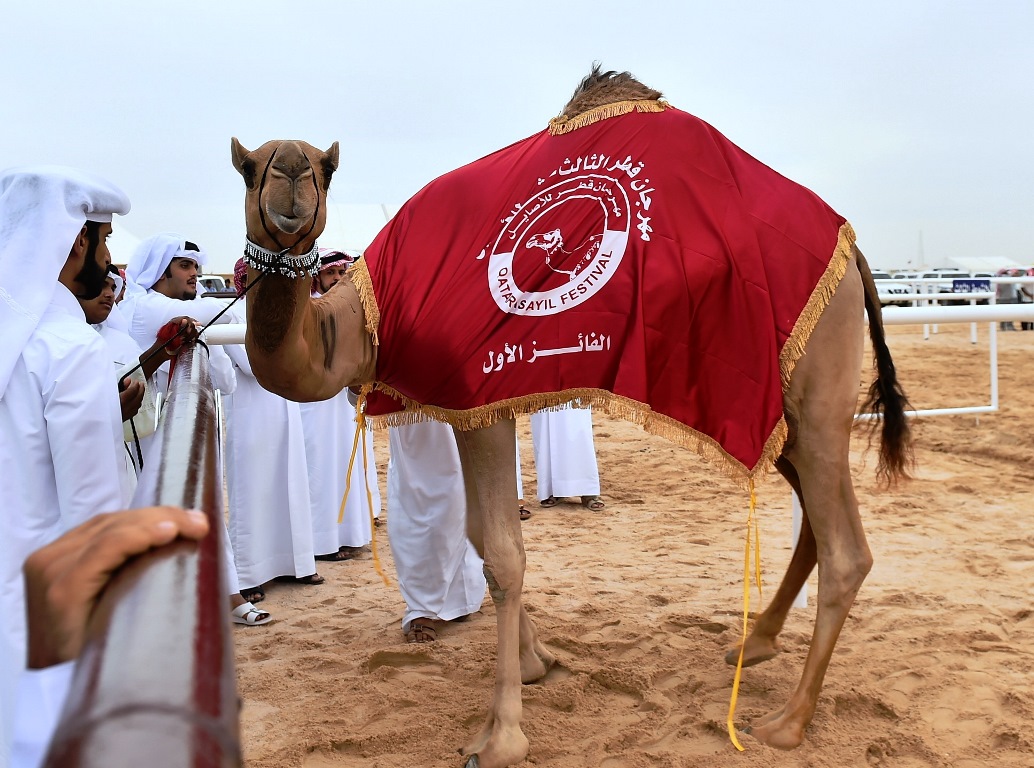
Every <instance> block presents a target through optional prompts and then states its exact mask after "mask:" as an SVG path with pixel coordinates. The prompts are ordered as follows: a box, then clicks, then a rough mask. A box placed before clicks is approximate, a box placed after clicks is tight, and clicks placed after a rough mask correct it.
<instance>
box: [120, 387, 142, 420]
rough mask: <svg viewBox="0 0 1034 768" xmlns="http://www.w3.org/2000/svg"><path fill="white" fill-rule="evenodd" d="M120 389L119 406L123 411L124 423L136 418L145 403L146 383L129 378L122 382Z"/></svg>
mask: <svg viewBox="0 0 1034 768" xmlns="http://www.w3.org/2000/svg"><path fill="white" fill-rule="evenodd" d="M120 387H121V388H120V389H119V393H118V404H119V408H120V409H121V411H122V421H129V420H130V419H131V418H133V417H134V416H136V414H137V411H139V410H140V406H141V404H142V403H143V402H144V383H143V382H142V381H134V380H133V379H131V378H129V377H128V376H127V377H126V378H124V379H123V380H122V381H121V382H120Z"/></svg>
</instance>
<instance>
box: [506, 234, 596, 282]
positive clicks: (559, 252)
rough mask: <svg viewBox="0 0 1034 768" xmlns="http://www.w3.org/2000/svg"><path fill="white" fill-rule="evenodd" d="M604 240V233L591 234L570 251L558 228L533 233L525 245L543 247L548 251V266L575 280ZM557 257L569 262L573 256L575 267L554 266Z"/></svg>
mask: <svg viewBox="0 0 1034 768" xmlns="http://www.w3.org/2000/svg"><path fill="white" fill-rule="evenodd" d="M602 240H603V235H590V236H589V237H587V238H585V240H583V241H582V244H581V245H579V246H578V247H577V248H575V249H574V250H573V251H568V250H565V249H564V236H563V235H562V234H561V233H560V229H559V228H557V229H552V230H550V231H549V232H543V233H541V234H538V235H532V236H531V237H530V238H529V239H528V242H526V243H525V244H524V247H525V248H541V249H542V250H544V251H545V252H546V266H547V267H549V268H550V269H551V270H553V271H554V272H556V273H558V274H561V275H567V278H568V280H574V279H575V277H577V275H578V273H579V272H581V271H582V270H583V269H585V268H586V267H587V266H589V264H591V263H592V260H593V259H594V258H595V257H596V254H597V253H598V252H599V250H600V243H601V242H602ZM579 254H581V255H579ZM555 257H559V259H558V260H559V261H560V262H562V263H567V264H570V263H571V260H572V257H573V259H574V269H570V270H569V269H557V268H556V267H554V266H553V259H554V258H555Z"/></svg>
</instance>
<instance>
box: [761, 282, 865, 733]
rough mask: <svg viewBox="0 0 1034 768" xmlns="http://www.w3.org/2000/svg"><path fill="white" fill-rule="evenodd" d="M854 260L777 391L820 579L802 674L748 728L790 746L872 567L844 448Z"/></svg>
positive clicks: (776, 617)
mask: <svg viewBox="0 0 1034 768" xmlns="http://www.w3.org/2000/svg"><path fill="white" fill-rule="evenodd" d="M853 266H854V264H853V262H852V264H851V267H849V268H848V271H847V274H846V275H845V276H844V279H843V280H842V281H841V283H840V285H839V286H838V288H837V292H836V293H835V294H834V296H833V298H832V300H831V301H830V304H829V306H828V307H827V308H826V311H825V312H824V313H823V316H822V318H821V319H820V321H819V323H818V325H817V326H816V328H815V330H814V331H813V333H812V336H811V338H810V340H809V342H808V350H807V354H805V355H804V356H803V357H802V358H801V359H800V361H799V362H798V364H797V367H796V370H795V371H794V374H793V378H792V380H791V383H790V387H789V389H788V391H787V392H786V395H785V397H784V408H785V413H786V417H787V421H788V424H789V426H790V439H789V440H788V442H787V446H786V447H785V448H784V451H783V456H784V457H785V459H786V461H788V462H789V463H790V465H792V467H793V469H794V470H796V474H797V478H798V481H799V485H800V492H801V501H802V503H803V505H804V507H805V509H806V510H807V519H808V522H809V525H810V530H811V534H812V536H813V539H814V548H815V558H816V561H817V563H818V568H819V588H818V596H817V610H816V618H815V628H814V631H813V633H812V638H811V647H810V649H809V652H808V657H807V659H806V660H805V663H804V670H803V672H802V674H801V680H800V682H799V684H798V686H797V688H796V690H795V691H794V693H793V694H792V695H791V697H790V699H789V701H788V702H787V703H786V705H785V706H784V707H783V708H782V709H780V710H778V711H776V712H773V713H771V714H770V715H768V716H766V717H765V718H763V719H762V720H761V721H760V722H758V723H756V724H755V725H754V727H753V728H752V729H751V734H752V735H753V736H754V737H755V738H757V739H759V740H760V741H762V742H764V743H766V744H768V745H770V746H773V747H778V748H781V749H792V748H794V747H796V746H798V745H799V744H800V743H801V741H802V740H803V739H804V729H805V728H806V727H807V725H808V724H809V723H810V722H811V719H812V717H813V716H814V714H815V707H816V704H817V702H818V696H819V691H820V690H821V688H822V681H823V678H824V676H825V673H826V669H827V668H828V666H829V661H830V658H831V657H832V655H833V649H834V646H835V645H836V641H837V638H838V637H839V635H840V631H841V629H842V628H843V625H844V622H845V620H846V619H847V614H848V611H849V610H850V608H851V605H852V603H853V602H854V598H855V595H857V593H858V590H859V588H860V587H861V585H862V581H863V580H864V579H865V576H866V575H867V574H868V572H869V569H870V568H871V567H872V555H871V553H870V551H869V547H868V544H867V543H866V540H865V533H864V531H863V530H862V523H861V517H860V515H859V514H858V501H857V499H856V498H855V493H854V486H853V484H852V482H851V471H850V456H849V449H850V439H851V426H852V423H853V416H854V409H855V406H856V404H857V399H858V371H859V370H860V361H861V358H862V345H863V341H862V334H863V331H864V327H863V322H864V321H863V316H862V308H863V301H864V299H863V293H862V282H861V277H860V275H859V273H858V271H857V270H856V269H853V268H852V267H853ZM805 564H806V562H800V563H798V565H799V566H800V569H799V570H798V571H795V575H794V576H793V578H792V580H791V582H790V583H787V584H786V585H785V586H786V587H787V589H786V590H785V592H786V593H789V590H790V587H795V586H799V585H797V584H796V582H797V581H799V580H801V573H803V570H804V569H803V566H804V565H805ZM808 570H810V568H809V569H808ZM804 575H805V577H806V575H807V574H806V573H805V574H804ZM782 592H783V590H781V593H782ZM786 596H787V595H786V594H785V593H783V594H782V595H781V599H782V601H784V602H781V603H780V604H779V605H778V606H777V607H776V608H774V609H773V610H772V612H771V613H770V614H769V615H768V617H767V621H768V622H770V624H769V626H768V629H767V630H766V631H768V632H771V630H772V628H773V627H774V626H775V625H776V624H780V625H781V617H780V614H781V615H782V618H785V610H786V606H785V599H786ZM766 613H767V612H766ZM762 616H763V617H764V616H765V614H762Z"/></svg>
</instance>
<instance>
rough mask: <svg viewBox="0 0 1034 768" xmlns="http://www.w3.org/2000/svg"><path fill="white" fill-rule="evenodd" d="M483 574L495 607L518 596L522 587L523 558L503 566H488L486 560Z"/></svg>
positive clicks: (494, 564)
mask: <svg viewBox="0 0 1034 768" xmlns="http://www.w3.org/2000/svg"><path fill="white" fill-rule="evenodd" d="M484 572H485V581H487V582H488V594H489V595H491V596H492V602H493V603H495V604H496V605H497V606H499V605H502V604H503V603H505V602H506V600H507V598H508V597H510V596H511V595H514V594H516V595H520V592H521V589H522V588H523V586H524V556H523V555H521V556H520V557H519V558H517V559H516V560H514V561H513V562H512V563H510V562H507V563H503V564H500V563H498V562H496V563H493V564H492V565H489V563H488V561H487V560H486V561H485V565H484Z"/></svg>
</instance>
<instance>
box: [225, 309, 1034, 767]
mask: <svg viewBox="0 0 1034 768" xmlns="http://www.w3.org/2000/svg"><path fill="white" fill-rule="evenodd" d="M940 331H941V332H940V333H939V334H937V335H935V336H932V337H931V338H930V340H928V341H926V340H923V338H922V334H921V329H919V328H914V327H898V328H891V329H888V335H889V337H890V343H891V348H892V350H893V352H894V354H895V361H896V362H897V365H898V370H899V374H900V377H901V380H902V382H903V383H904V386H905V387H906V389H907V391H908V393H909V395H910V397H911V399H912V401H913V404H914V405H915V406H916V407H918V408H928V407H944V406H953V405H960V406H961V405H981V404H986V403H988V402H989V400H990V395H989V384H988V373H987V368H988V346H987V341H988V333H987V329H986V326H982V327H981V328H980V331H979V335H980V338H979V343H978V344H977V345H972V344H970V342H969V328H968V326H958V325H955V326H942V327H941V329H940ZM998 342H999V348H1000V384H1001V410H1000V412H998V413H995V414H990V415H982V416H980V417H979V418H977V417H974V416H947V417H930V418H925V419H922V420H920V421H919V422H917V424H916V438H917V440H916V457H917V460H918V464H917V468H916V473H915V474H916V476H915V479H914V480H912V481H911V482H908V483H906V484H903V485H900V486H898V487H895V488H893V489H890V490H886V489H881V488H879V487H878V485H877V483H876V480H875V477H874V467H875V456H874V455H873V454H872V453H866V452H865V444H866V441H865V438H864V436H863V435H858V436H856V439H855V440H854V443H853V446H854V455H853V466H854V473H855V482H856V488H857V492H858V496H859V500H860V503H861V508H862V515H863V519H864V522H865V527H866V531H867V535H868V539H869V544H870V547H871V549H872V551H873V554H874V557H875V566H874V567H873V570H872V572H871V574H870V575H869V577H868V579H867V580H866V582H865V584H864V585H863V587H862V590H861V593H860V594H859V597H858V600H857V601H856V602H855V605H854V608H853V609H852V611H851V615H850V617H849V618H848V621H847V624H846V625H845V628H844V631H843V634H842V635H841V638H840V642H839V644H838V646H837V650H836V652H835V654H834V656H833V660H832V663H831V665H830V668H829V672H828V674H827V676H826V683H825V687H824V689H823V692H822V695H821V697H820V699H819V704H818V711H817V713H816V715H815V719H814V721H813V723H812V725H811V726H810V728H809V729H808V733H807V741H806V742H805V743H804V745H803V746H801V747H800V748H798V749H797V750H795V751H794V752H790V753H782V752H777V751H775V750H771V749H769V748H767V747H764V746H762V745H760V744H758V743H757V742H753V741H750V740H749V738H746V739H745V746H746V747H747V752H746V753H745V754H740V753H737V752H736V751H735V749H734V748H733V747H732V745H731V744H730V743H729V739H728V737H727V735H726V733H725V730H724V727H725V726H724V724H725V718H726V711H727V709H728V705H729V696H730V692H731V685H732V678H733V669H732V668H731V667H728V666H726V665H725V664H724V663H723V660H722V656H723V653H724V651H725V650H726V649H727V648H729V647H730V646H732V645H734V644H735V642H736V641H737V639H738V637H739V631H740V629H739V616H740V613H741V611H742V590H743V586H742V569H743V543H744V523H745V520H746V515H747V498H746V495H745V494H744V492H743V491H741V490H740V489H738V488H737V487H736V486H734V485H733V484H732V483H731V482H729V481H727V480H725V479H724V478H723V477H722V476H720V475H718V474H717V472H715V471H714V470H712V469H711V467H710V466H709V465H707V464H705V463H704V462H703V461H702V460H700V459H698V458H697V457H696V456H695V455H692V454H690V453H689V452H687V451H685V450H683V449H680V448H677V447H674V446H673V445H671V444H670V443H668V442H666V441H665V440H663V439H661V438H657V437H652V436H650V435H647V434H645V433H644V432H643V431H642V430H641V429H639V428H638V427H636V426H633V425H631V424H627V423H625V422H621V421H618V420H615V419H612V418H609V417H608V416H606V415H604V414H596V417H595V436H596V446H597V453H598V455H599V465H600V473H601V476H602V478H603V488H604V495H605V498H606V500H607V508H606V509H605V510H604V511H602V512H597V513H593V512H589V511H588V510H586V509H583V508H582V507H581V506H578V505H576V504H574V503H571V504H561V505H559V506H557V507H554V508H552V509H542V508H539V507H538V505H537V503H535V502H534V500H533V499H532V501H531V507H532V509H533V510H534V512H535V515H534V517H533V518H532V519H531V520H529V521H527V522H525V523H524V524H523V531H524V537H525V544H526V547H527V551H528V574H527V578H526V581H525V600H526V604H527V606H528V610H529V612H530V613H531V614H532V616H533V617H534V619H535V621H536V622H537V624H538V627H539V630H540V632H541V635H542V638H543V640H544V641H545V643H546V644H547V645H548V646H549V647H550V648H551V649H552V650H553V651H554V652H555V653H556V655H557V656H558V658H559V660H560V665H559V666H558V668H557V669H555V670H554V671H553V672H551V673H550V675H549V676H548V678H547V679H546V680H545V681H544V682H543V683H542V684H537V685H532V686H525V688H524V716H523V721H522V727H523V729H524V732H525V733H526V735H527V736H528V738H529V739H530V741H531V752H530V754H529V756H528V758H527V760H526V761H525V762H524V763H522V765H528V766H541V767H542V768H575V767H578V768H580V767H583V766H584V767H585V768H590V767H591V768H599V767H602V768H642V767H646V766H687V767H688V766H707V767H708V768H722V767H724V766H743V765H751V766H809V767H815V768H818V767H820V766H821V767H825V766H829V767H830V768H833V767H838V768H839V767H841V766H888V767H895V768H896V767H898V766H901V767H903V768H918V767H919V766H952V767H953V768H977V767H978V766H981V767H982V766H988V765H996V766H1000V768H1009V767H1011V766H1031V765H1034V735H1032V732H1031V723H1032V722H1034V530H1032V523H1034V514H1032V506H1034V503H1032V495H1031V489H1032V485H1034V397H1032V393H1034V332H1028V333H1019V332H1018V333H1000V334H999V335H998ZM518 429H519V434H520V436H521V444H522V460H523V471H524V478H525V488H526V491H527V493H528V495H529V496H533V494H534V488H535V470H534V462H533V460H532V451H531V439H530V432H529V427H528V420H527V418H524V419H522V420H520V421H519V422H518ZM376 440H377V450H378V451H379V452H378V455H377V460H378V464H379V465H380V466H381V467H382V469H383V467H384V465H385V464H386V459H387V455H386V451H387V441H386V439H384V435H378V436H377V438H376ZM382 485H383V473H382ZM758 503H759V518H760V528H761V536H762V559H763V576H764V581H765V583H766V585H767V588H768V589H769V590H772V589H774V586H775V585H776V584H777V583H778V580H779V579H780V578H781V576H782V572H783V570H784V568H785V566H786V563H787V562H788V559H789V556H790V551H791V550H790V493H789V489H788V487H787V486H786V484H785V483H784V482H783V481H782V480H781V478H779V477H778V476H773V477H771V478H769V479H768V480H767V481H766V482H765V483H763V484H762V485H761V487H760V489H759V493H758ZM386 514H389V515H390V514H391V510H390V509H387V510H386ZM384 530H385V529H384V528H380V529H379V533H380V535H379V536H378V540H377V545H378V551H379V554H380V557H381V558H382V560H383V562H384V565H385V567H386V570H387V572H388V574H389V575H390V576H391V577H392V578H393V577H394V566H393V563H392V558H391V548H390V545H389V543H388V542H387V541H386V536H385V535H384V533H383V531H384ZM320 566H321V568H320V570H321V572H322V573H323V574H324V575H325V576H326V577H327V582H326V583H325V584H324V585H321V586H318V587H298V586H293V585H291V586H286V585H272V587H271V588H270V589H269V591H268V598H267V600H266V602H265V603H264V607H268V609H269V610H270V611H271V612H272V613H273V614H274V616H275V617H276V621H275V622H274V623H272V624H270V625H268V626H266V627H256V628H249V627H237V628H236V630H235V639H236V647H237V663H238V676H239V681H240V692H241V695H242V697H243V700H244V707H243V716H242V738H243V743H244V751H245V757H246V764H247V766H248V767H249V768H274V767H276V768H280V767H290V768H298V767H302V766H304V768H331V767H334V768H351V767H352V766H355V767H358V766H362V768H382V767H383V768H388V767H389V766H391V767H392V768H394V767H395V766H421V767H422V768H437V767H438V766H459V765H461V761H460V759H459V757H458V756H457V754H456V749H457V748H458V747H460V746H461V745H462V744H464V743H465V742H466V741H467V740H468V739H469V738H471V737H472V736H473V735H474V734H475V733H476V731H477V729H478V728H479V726H480V724H481V720H482V717H483V715H484V712H485V710H486V707H487V705H488V702H489V699H490V696H491V692H492V679H493V674H494V658H495V656H494V654H495V621H494V610H493V607H492V604H491V601H490V600H486V602H485V604H484V606H483V609H482V613H481V614H479V615H476V616H475V618H474V619H473V620H472V621H469V622H466V623H462V624H450V625H447V626H446V627H445V628H444V629H443V630H442V631H441V632H440V633H439V642H437V643H436V644H434V645H430V646H415V645H407V644H406V643H405V641H404V638H403V636H402V634H401V630H400V618H401V615H402V610H403V603H402V600H401V598H400V596H399V593H398V590H397V588H395V587H394V585H393V586H392V587H385V586H384V584H383V583H381V580H380V579H379V577H378V576H377V575H376V573H375V572H374V569H373V564H372V562H371V559H370V557H369V556H367V557H366V558H365V559H361V560H358V561H352V562H344V563H321V564H320ZM815 587H816V577H815V575H814V574H813V575H812V578H811V580H810V581H809V591H810V596H811V598H812V599H811V601H810V602H809V606H808V607H807V608H804V609H799V610H794V611H792V612H791V615H790V617H789V620H788V622H787V626H786V629H785V632H784V634H783V646H784V652H783V653H782V654H781V655H780V656H778V657H777V658H776V659H774V660H772V661H770V662H768V663H766V664H763V665H760V666H757V667H753V668H751V669H748V670H746V671H745V673H744V678H743V683H742V687H741V692H740V699H739V705H738V710H737V722H739V723H748V722H750V720H751V719H752V718H756V717H758V716H760V715H763V714H765V713H767V712H769V711H771V710H773V709H776V708H778V707H779V706H781V705H782V704H783V702H784V701H785V700H786V699H787V697H788V696H789V694H790V693H791V691H792V690H793V688H794V686H795V685H796V683H797V680H798V678H799V675H800V670H801V666H802V664H803V661H804V657H805V654H806V652H807V648H808V642H809V638H810V635H811V631H812V623H813V621H814V618H815V611H814V595H815ZM766 599H767V595H766ZM754 605H755V606H756V605H757V593H756V592H755V593H754Z"/></svg>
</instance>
